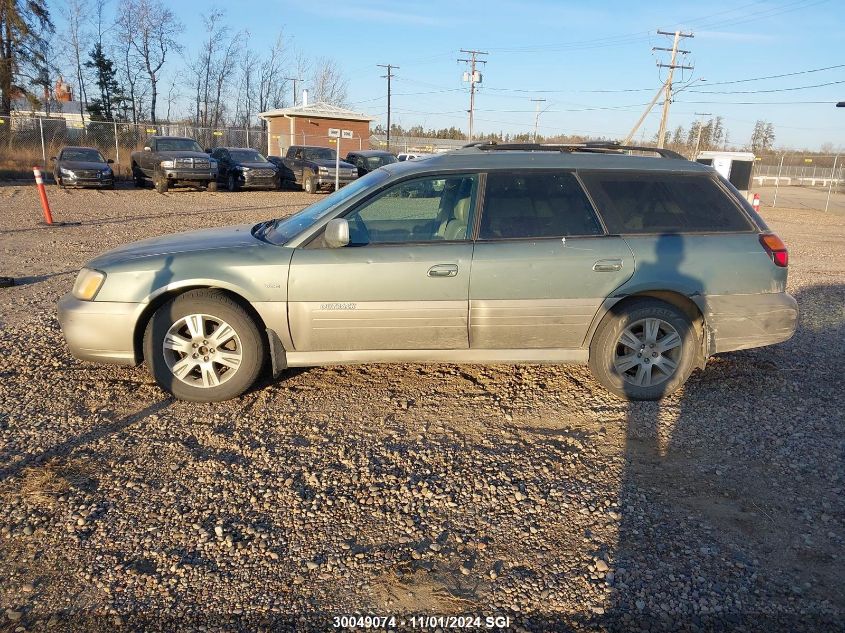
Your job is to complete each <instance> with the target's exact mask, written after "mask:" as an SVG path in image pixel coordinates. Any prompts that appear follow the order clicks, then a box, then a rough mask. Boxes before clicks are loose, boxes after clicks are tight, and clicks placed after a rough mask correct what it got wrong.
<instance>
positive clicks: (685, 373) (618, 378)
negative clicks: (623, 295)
mask: <svg viewBox="0 0 845 633" xmlns="http://www.w3.org/2000/svg"><path fill="white" fill-rule="evenodd" d="M673 334H674V335H675V336H674V337H673V336H672V335H673ZM631 337H633V338H631ZM677 339H679V340H677ZM625 341H627V342H628V344H626V342H625ZM649 346H652V347H653V349H651V351H649V350H650V348H649ZM664 346H665V347H666V349H661V348H662V347H664ZM670 346H671V347H670ZM698 349H699V341H698V334H697V333H696V330H695V327H693V324H692V322H691V321H690V319H689V317H688V316H687V315H686V314H685V313H684V312H683V311H681V310H680V309H679V308H676V307H675V306H673V305H672V304H670V303H666V302H665V301H660V300H658V299H651V298H642V299H635V300H633V301H631V302H630V303H627V304H626V305H624V306H623V307H621V308H620V309H619V310H613V309H611V311H610V312H609V313H608V314H607V315H605V317H604V319H602V321H601V323H600V324H599V327H598V329H597V330H596V333H595V335H594V336H593V339H592V341H591V343H590V370H591V371H592V373H593V376H594V377H595V379H596V380H597V381H598V382H599V383H601V385H602V386H603V387H604V388H605V389H607V390H608V391H610V392H611V393H613V394H614V395H616V396H618V397H619V398H622V399H624V400H659V399H661V398H663V397H664V396H668V395H669V394H671V393H673V392H674V391H676V390H677V389H678V388H680V387H681V385H683V384H684V383H685V382H686V381H687V378H689V376H690V374H691V373H692V370H693V369H694V367H695V365H696V357H697V354H698ZM673 366H674V368H673ZM638 383H639V384H638Z"/></svg>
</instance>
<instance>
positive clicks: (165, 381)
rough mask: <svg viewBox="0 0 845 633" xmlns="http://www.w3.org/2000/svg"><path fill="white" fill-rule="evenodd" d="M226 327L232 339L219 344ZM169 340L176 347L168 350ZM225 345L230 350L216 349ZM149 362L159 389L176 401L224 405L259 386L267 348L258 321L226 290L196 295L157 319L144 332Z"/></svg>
mask: <svg viewBox="0 0 845 633" xmlns="http://www.w3.org/2000/svg"><path fill="white" fill-rule="evenodd" d="M225 326H228V329H226V334H227V337H226V338H225V339H222V340H216V339H215V338H214V337H215V335H216V334H217V333H218V332H219V331H220V330H222V329H224V327H225ZM192 331H193V332H194V333H195V334H196V336H193V337H192V336H191V332H192ZM165 340H168V341H170V345H169V346H168V348H167V349H166V348H165ZM174 341H175V342H176V344H175V345H174V344H173V342H174ZM204 341H205V342H204ZM221 342H222V343H224V344H225V348H224V347H220V348H219V349H218V348H216V347H211V346H212V345H214V344H215V343H221ZM180 343H182V344H180ZM195 345H196V346H197V347H194V346H195ZM177 347H178V349H177ZM221 350H222V351H221ZM194 354H198V356H196V360H195V357H194ZM203 354H205V355H203ZM226 354H228V355H226ZM144 358H145V360H146V363H147V366H148V367H149V370H150V373H151V374H152V376H153V378H155V381H156V382H157V383H158V385H159V386H160V387H161V388H162V389H164V390H165V391H167V392H169V393H171V394H173V396H175V397H176V398H178V399H180V400H190V401H193V402H220V401H222V400H230V399H231V398H237V397H238V396H239V395H241V394H242V393H243V392H244V391H246V390H247V389H249V388H250V387H251V386H252V385H253V384H254V383H255V381H256V379H257V378H258V375H259V374H260V372H261V368H262V367H263V366H264V363H265V361H266V359H267V346H266V345H265V342H264V340H263V338H262V336H261V334H260V333H259V330H258V327H257V326H256V323H255V321H253V319H252V318H251V317H250V316H249V314H247V312H246V311H245V310H244V309H243V308H242V307H241V306H240V305H238V304H237V303H236V302H235V301H234V300H233V299H232V298H231V297H229V296H228V295H226V294H225V293H224V292H221V291H220V290H212V289H202V290H191V291H189V292H186V293H185V294H182V295H179V296H178V297H176V298H175V299H171V300H170V301H168V302H167V303H165V304H164V305H163V306H161V307H160V308H159V309H158V310H156V312H155V313H154V314H153V316H152V318H151V319H150V321H149V323H148V324H147V328H146V331H145V332H144ZM205 358H208V359H209V361H205V360H204V359H205ZM215 359H217V360H218V361H221V362H215ZM222 361H225V362H222ZM171 368H173V369H171ZM179 372H181V377H179V376H177V373H179ZM215 383H217V384H215Z"/></svg>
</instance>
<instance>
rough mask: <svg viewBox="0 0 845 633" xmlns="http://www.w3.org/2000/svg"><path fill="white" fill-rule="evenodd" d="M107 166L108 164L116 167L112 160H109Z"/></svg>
mask: <svg viewBox="0 0 845 633" xmlns="http://www.w3.org/2000/svg"><path fill="white" fill-rule="evenodd" d="M106 164H108V165H114V161H113V160H112V159H111V158H109V159H108V160H107V161H106Z"/></svg>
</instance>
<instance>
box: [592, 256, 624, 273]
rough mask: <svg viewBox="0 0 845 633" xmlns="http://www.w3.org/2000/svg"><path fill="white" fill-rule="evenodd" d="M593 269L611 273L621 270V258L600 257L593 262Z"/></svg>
mask: <svg viewBox="0 0 845 633" xmlns="http://www.w3.org/2000/svg"><path fill="white" fill-rule="evenodd" d="M593 270H594V271H595V272H597V273H612V272H616V271H617V270H622V260H621V259H600V260H599V261H597V262H596V263H595V264H593Z"/></svg>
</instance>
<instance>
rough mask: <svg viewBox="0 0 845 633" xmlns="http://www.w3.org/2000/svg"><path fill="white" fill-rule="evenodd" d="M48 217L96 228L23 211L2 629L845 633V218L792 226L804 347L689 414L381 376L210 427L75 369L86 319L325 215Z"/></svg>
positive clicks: (311, 386)
mask: <svg viewBox="0 0 845 633" xmlns="http://www.w3.org/2000/svg"><path fill="white" fill-rule="evenodd" d="M49 194H50V196H51V201H52V204H53V209H54V214H55V216H56V218H57V219H65V220H78V221H81V222H82V225H80V226H76V227H66V228H55V229H46V228H39V227H38V226H37V222H38V220H39V219H40V216H39V213H40V212H39V209H38V206H37V195H36V191H35V188H34V187H33V186H31V185H29V184H26V185H24V184H20V183H18V184H15V183H11V184H10V183H7V184H5V185H0V206H2V208H3V211H4V212H3V213H2V215H0V249H1V250H0V253H2V257H0V262H2V266H0V268H1V269H2V270H0V274H4V275H12V276H15V277H18V278H19V280H18V281H19V283H20V284H21V285H19V286H16V287H14V288H9V289H2V290H0V334H1V335H0V358H2V359H3V363H2V367H1V368H0V544H2V546H0V578H2V581H1V582H0V629H2V628H5V629H8V630H24V629H19V627H25V630H33V629H43V628H45V626H46V625H50V626H51V627H52V630H76V631H78V630H82V629H87V628H94V627H97V626H99V627H100V628H102V629H103V630H112V629H114V628H116V627H117V626H119V625H121V626H123V628H124V629H141V628H143V629H157V628H160V629H166V630H173V629H174V628H177V627H178V628H184V627H188V626H197V627H200V626H204V625H208V627H207V628H208V630H214V629H215V628H226V629H237V628H242V629H245V630H247V629H249V630H252V629H256V628H259V627H261V626H267V627H268V628H269V627H273V626H275V627H276V628H280V629H286V628H289V629H296V630H304V629H306V628H309V627H310V628H311V629H313V630H329V629H331V627H332V620H331V616H340V615H348V614H354V613H359V614H364V615H366V614H371V615H378V616H389V615H396V616H397V620H396V622H397V624H396V626H395V627H394V628H395V629H404V628H409V627H410V625H411V620H409V619H408V616H409V614H419V615H426V616H433V615H448V614H479V615H481V616H509V617H510V618H511V621H510V628H512V629H516V630H530V631H540V630H551V629H557V630H573V629H574V630H596V629H598V630H625V631H628V630H639V629H642V630H648V629H651V630H664V629H670V628H674V627H676V626H678V627H679V628H685V629H688V630H711V629H715V630H767V631H774V630H783V629H790V630H818V631H821V630H843V615H844V614H843V611H845V571H843V564H845V555H844V554H843V552H845V547H843V545H845V543H843V540H844V539H845V530H844V529H843V525H845V494H843V486H845V441H844V440H845V425H843V413H842V401H843V400H842V394H843V393H845V384H844V383H845V379H844V378H843V376H845V373H843V371H842V363H843V358H844V357H845V313H843V305H845V263H843V258H842V251H843V248H845V216H843V215H842V214H837V213H830V214H828V215H825V214H823V213H821V212H820V211H810V210H806V209H800V208H796V209H785V208H778V209H774V210H769V209H763V211H764V214H765V216H766V217H767V219H768V220H769V222H770V224H771V225H772V226H773V227H774V228H775V229H776V230H777V231H778V232H779V233H780V235H781V236H782V237H783V238H784V239H785V240H786V242H787V243H788V245H789V246H790V250H791V260H792V262H791V271H790V288H791V292H792V293H793V294H794V295H795V296H796V297H797V299H798V301H799V304H800V306H801V309H802V316H801V326H800V330H799V332H798V334H797V335H796V336H795V337H794V338H793V339H792V340H791V341H790V342H788V343H785V344H782V345H778V346H775V347H772V348H766V349H760V350H750V351H745V352H738V353H732V354H725V355H723V356H721V357H718V358H716V359H714V360H713V361H712V362H711V363H710V364H709V365H708V368H707V370H706V371H704V372H696V373H695V374H694V375H693V377H692V379H691V380H690V382H689V384H688V385H687V387H686V388H685V389H684V390H683V391H682V392H681V393H678V394H676V395H674V396H673V397H671V398H669V399H667V400H665V401H663V402H661V403H660V404H655V403H637V404H627V403H623V402H620V401H617V400H615V399H613V398H612V397H610V396H609V395H608V394H606V393H605V392H603V391H602V390H601V388H600V387H599V386H598V385H597V384H596V383H595V382H594V381H593V380H592V378H591V377H590V375H589V373H588V371H587V370H586V369H585V368H579V367H574V368H566V367H555V366H531V367H525V366H504V365H502V366H493V367H473V366H462V367H457V366H451V365H440V366H422V365H397V366H387V365H373V366H362V367H351V368H344V367H329V368H319V369H309V370H298V371H291V372H290V373H288V374H287V375H284V376H283V377H282V378H280V379H279V380H278V381H276V382H274V383H272V384H266V385H264V386H263V388H260V389H257V390H255V391H253V392H251V393H249V394H247V395H246V396H244V397H243V398H241V399H239V400H236V401H232V402H228V403H223V404H214V405H212V404H208V405H204V404H190V403H182V402H175V401H173V400H171V399H169V398H167V397H165V395H164V394H163V393H162V392H161V391H160V390H159V389H158V388H157V387H156V386H155V385H154V384H153V382H152V380H151V379H150V378H149V376H148V375H147V373H146V372H145V370H144V368H142V367H139V368H134V369H133V368H115V367H105V366H97V365H89V364H84V363H81V362H79V361H76V360H75V359H73V358H72V357H71V356H70V355H69V354H68V352H67V351H66V349H65V346H64V341H63V338H62V336H61V332H60V330H59V325H58V322H57V319H56V316H55V304H56V301H57V299H58V298H59V297H60V296H61V295H62V294H64V293H66V292H68V291H69V290H70V287H71V285H72V283H73V279H74V275H75V273H76V271H77V269H78V268H79V267H80V266H81V265H82V264H83V263H84V262H85V261H86V260H87V259H88V258H90V257H92V256H94V255H95V254H96V253H99V252H101V251H103V250H105V249H108V248H111V247H114V246H117V245H119V244H122V243H124V242H127V241H131V240H136V239H141V238H144V237H149V236H153V235H158V234H162V233H169V232H173V231H181V230H189V229H194V228H202V227H211V226H218V225H224V224H235V223H241V222H249V221H258V220H262V219H266V218H267V217H272V216H279V215H284V214H287V213H290V212H293V211H294V210H296V209H298V208H300V207H301V206H303V205H304V204H306V203H307V202H309V201H311V200H313V198H312V197H310V196H307V195H305V194H302V193H296V192H283V193H277V192H242V193H236V194H229V193H217V194H209V193H206V192H194V191H188V190H178V189H177V190H173V191H171V192H170V193H168V194H166V195H159V194H157V193H155V192H154V191H152V190H144V191H137V190H133V189H118V190H117V191H105V192H96V191H59V190H57V189H56V188H55V187H49ZM796 206H797V205H796ZM402 622H405V625H404V626H402V625H401V623H402ZM435 628H436V626H430V627H426V628H419V627H418V629H417V630H429V631H434V630H435ZM444 630H448V629H444ZM476 630H478V629H476Z"/></svg>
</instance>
